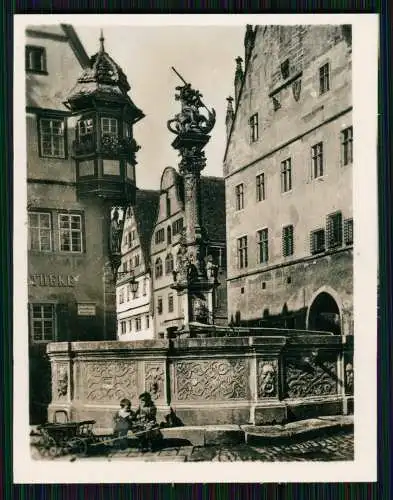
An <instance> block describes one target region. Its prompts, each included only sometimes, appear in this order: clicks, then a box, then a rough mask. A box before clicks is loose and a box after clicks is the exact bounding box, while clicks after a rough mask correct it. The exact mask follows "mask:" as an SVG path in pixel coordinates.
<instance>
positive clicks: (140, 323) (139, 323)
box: [135, 316, 142, 332]
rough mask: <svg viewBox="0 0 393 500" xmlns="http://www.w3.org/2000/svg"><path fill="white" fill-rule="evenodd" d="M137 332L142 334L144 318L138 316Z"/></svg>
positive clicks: (136, 322)
mask: <svg viewBox="0 0 393 500" xmlns="http://www.w3.org/2000/svg"><path fill="white" fill-rule="evenodd" d="M135 330H136V331H137V332H140V331H141V330H142V318H141V317H140V316H137V317H136V318H135Z"/></svg>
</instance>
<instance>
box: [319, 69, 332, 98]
mask: <svg viewBox="0 0 393 500" xmlns="http://www.w3.org/2000/svg"><path fill="white" fill-rule="evenodd" d="M328 90H330V71H329V63H326V64H324V65H323V66H321V67H320V68H319V93H320V94H324V93H325V92H328Z"/></svg>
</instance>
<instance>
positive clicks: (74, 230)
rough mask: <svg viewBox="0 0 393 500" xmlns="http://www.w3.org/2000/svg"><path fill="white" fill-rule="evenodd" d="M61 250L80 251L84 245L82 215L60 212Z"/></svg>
mask: <svg viewBox="0 0 393 500" xmlns="http://www.w3.org/2000/svg"><path fill="white" fill-rule="evenodd" d="M59 238H60V251H62V252H75V253H80V252H82V251H83V246H82V217H81V215H79V214H59Z"/></svg>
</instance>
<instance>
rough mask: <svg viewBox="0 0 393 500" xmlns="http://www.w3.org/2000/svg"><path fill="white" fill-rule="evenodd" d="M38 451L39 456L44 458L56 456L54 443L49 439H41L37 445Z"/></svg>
mask: <svg viewBox="0 0 393 500" xmlns="http://www.w3.org/2000/svg"><path fill="white" fill-rule="evenodd" d="M37 448H38V451H39V452H40V455H41V456H43V457H45V456H48V455H49V456H52V457H53V456H56V453H54V450H57V446H56V441H55V440H54V439H53V438H51V437H41V438H40V440H39V442H38V443H37Z"/></svg>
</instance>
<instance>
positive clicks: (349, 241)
mask: <svg viewBox="0 0 393 500" xmlns="http://www.w3.org/2000/svg"><path fill="white" fill-rule="evenodd" d="M344 243H345V244H346V245H353V219H346V220H344Z"/></svg>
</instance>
